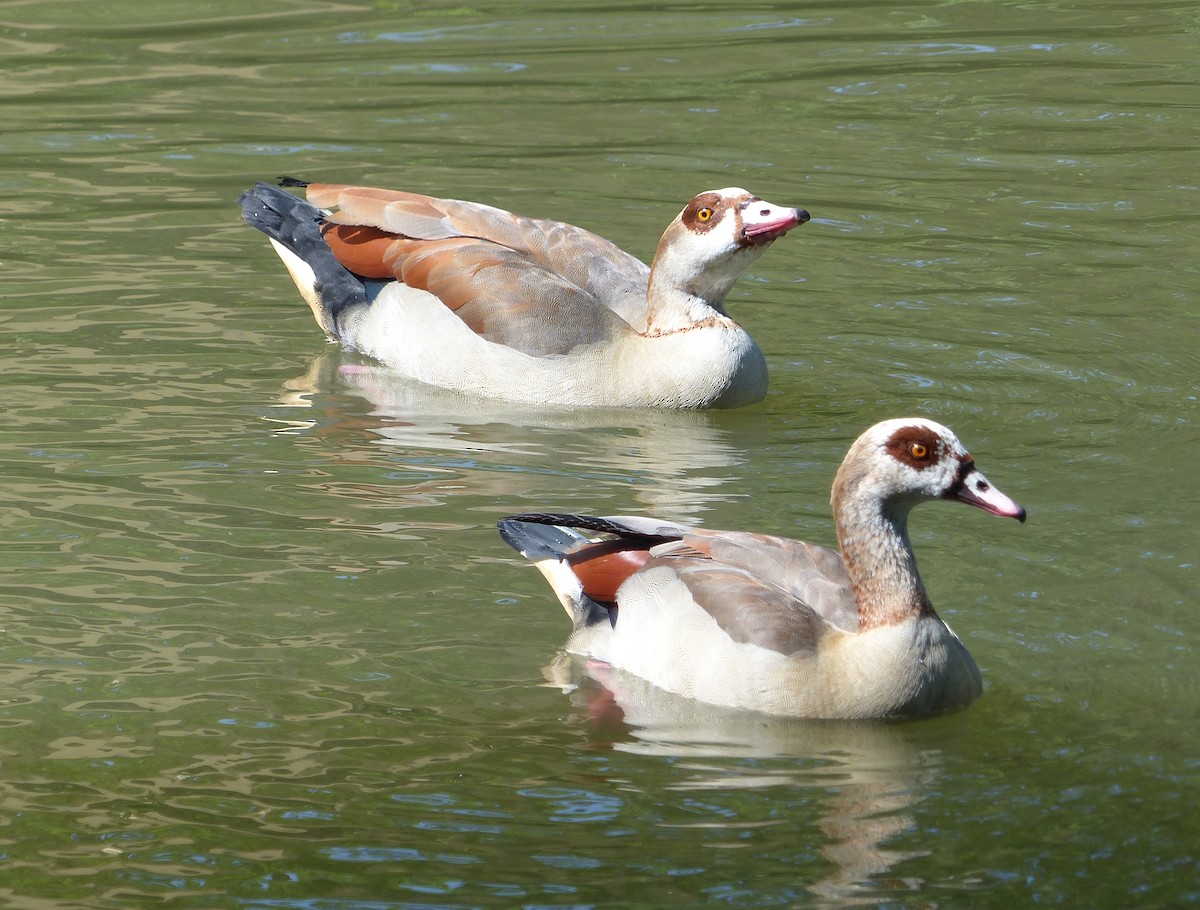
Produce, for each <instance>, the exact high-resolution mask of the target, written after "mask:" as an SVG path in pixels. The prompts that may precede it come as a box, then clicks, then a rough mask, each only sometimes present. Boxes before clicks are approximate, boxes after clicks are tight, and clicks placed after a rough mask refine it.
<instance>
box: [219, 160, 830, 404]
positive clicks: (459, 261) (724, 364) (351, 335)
mask: <svg viewBox="0 0 1200 910" xmlns="http://www.w3.org/2000/svg"><path fill="white" fill-rule="evenodd" d="M283 184H284V185H285V186H307V197H308V200H309V201H308V202H305V201H303V200H301V199H299V198H298V197H296V196H294V195H292V194H291V193H288V192H284V191H283V190H280V189H278V188H276V187H273V186H271V185H269V184H265V183H260V184H258V185H257V186H255V187H254V189H252V190H250V191H249V192H247V193H244V194H243V195H242V196H241V199H240V202H241V205H242V214H243V217H245V219H246V221H247V222H249V223H250V224H251V225H253V226H254V227H256V228H258V229H259V230H260V231H262V232H263V233H264V234H266V235H267V236H268V237H269V238H270V240H271V243H272V245H273V246H274V247H275V251H276V252H277V253H278V254H279V256H280V258H281V259H283V262H284V265H285V266H287V269H288V271H289V272H290V273H291V276H292V279H293V281H295V283H296V286H297V287H298V288H299V290H300V293H301V295H302V296H303V297H304V299H305V300H306V301H307V302H308V305H309V306H310V307H311V308H312V311H313V315H314V316H315V317H316V320H317V322H318V324H320V326H321V328H323V329H324V330H325V333H326V335H328V336H329V338H330V339H331V340H334V341H337V342H340V343H341V344H342V345H343V346H344V347H346V348H348V349H350V350H354V351H359V352H361V353H363V354H366V355H369V356H370V357H373V358H375V359H376V360H378V361H380V362H382V363H384V364H386V365H387V366H389V367H391V368H393V369H395V370H397V371H399V372H400V373H402V374H404V375H406V376H408V377H410V378H413V379H419V380H421V381H423V382H426V383H429V384H431V385H435V386H440V387H443V388H448V389H453V390H456V391H459V392H467V393H472V394H480V395H485V396H488V397H492V398H500V399H506V400H508V401H515V402H522V403H529V404H537V405H560V406H568V407H580V406H598V407H606V406H607V407H642V406H650V407H665V408H704V407H739V406H741V405H747V404H752V403H754V402H756V401H759V400H761V399H762V397H763V396H764V395H765V394H766V389H767V367H766V361H765V360H764V358H763V355H762V351H760V350H759V348H758V345H756V344H755V343H754V340H753V339H752V338H751V337H750V336H749V334H747V333H746V331H745V329H743V328H742V327H741V326H740V325H738V324H737V323H736V322H734V321H733V320H732V319H730V318H729V317H728V316H727V315H726V313H725V309H724V305H723V301H724V299H725V295H726V293H728V291H729V289H730V287H732V285H733V283H734V281H735V280H736V279H737V277H738V276H739V275H741V273H742V271H743V270H744V269H745V268H746V266H748V265H749V264H750V263H751V262H753V261H754V260H755V259H757V258H758V257H759V256H760V255H761V254H762V253H763V251H764V250H765V249H766V248H767V247H768V246H770V245H771V243H772V242H773V241H775V240H777V239H778V238H780V237H782V236H783V235H784V234H786V233H787V232H788V231H790V230H791V229H792V228H794V227H796V226H797V225H800V224H803V223H804V222H806V221H808V220H809V216H808V213H807V212H805V211H804V210H803V209H790V208H784V207H781V206H777V205H772V204H771V203H769V202H764V201H763V200H761V199H759V198H757V197H755V196H752V195H750V193H748V192H746V191H745V190H742V189H723V190H713V191H711V192H707V193H701V194H700V195H699V196H697V197H696V198H695V199H693V200H692V201H691V202H689V203H688V205H687V207H686V208H685V209H684V210H683V211H682V212H681V213H680V214H679V216H678V217H677V218H676V219H675V220H674V221H673V222H671V224H670V225H669V226H668V227H667V230H666V232H665V233H664V234H663V236H662V240H660V241H659V245H658V252H657V253H656V254H655V257H654V265H653V266H652V267H649V268H648V267H647V266H646V265H645V264H644V263H642V262H641V261H640V260H638V259H636V258H635V257H633V256H631V255H630V254H628V253H625V252H623V251H622V250H620V249H619V248H618V247H616V246H615V245H613V244H612V243H610V242H608V241H607V240H604V239H603V238H601V237H597V236H596V235H595V234H591V233H589V232H588V231H585V230H583V229H581V228H577V227H574V226H572V225H569V224H563V223H561V222H557V221H542V220H537V219H533V218H524V217H522V216H520V215H514V214H511V213H509V212H505V211H502V210H501V209H497V208H492V207H491V206H488V205H482V204H480V203H477V202H461V201H458V200H454V199H435V198H432V197H429V196H419V195H417V194H415V193H407V192H400V191H391V190H380V189H372V188H370V187H357V186H342V185H337V184H321V183H313V184H304V183H302V182H300V181H296V180H292V179H290V178H284V180H283ZM310 203H311V204H310ZM315 206H319V207H320V209H318V208H316V207H315ZM335 208H336V211H335V212H333V211H330V210H332V209H335Z"/></svg>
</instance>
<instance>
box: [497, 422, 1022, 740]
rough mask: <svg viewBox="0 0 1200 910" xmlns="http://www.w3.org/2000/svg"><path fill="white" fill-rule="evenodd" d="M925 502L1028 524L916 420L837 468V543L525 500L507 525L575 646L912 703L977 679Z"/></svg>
mask: <svg viewBox="0 0 1200 910" xmlns="http://www.w3.org/2000/svg"><path fill="white" fill-rule="evenodd" d="M929 499H954V500H958V501H959V502H965V503H967V504H968V505H972V506H977V507H979V508H981V509H983V510H984V511H986V512H991V513H992V514H993V515H1000V516H1004V517H1008V518H1015V519H1017V520H1018V521H1022V522H1023V521H1024V520H1025V510H1024V509H1023V508H1021V507H1020V506H1019V505H1017V504H1016V503H1015V502H1013V501H1012V500H1011V499H1009V498H1008V497H1007V496H1005V495H1004V494H1003V493H1001V492H1000V491H999V490H997V489H996V488H995V487H993V486H992V485H991V484H990V483H988V481H987V480H986V479H984V476H983V475H982V474H981V473H980V472H979V471H978V470H977V469H976V467H975V462H974V461H973V460H972V458H971V456H970V454H969V453H968V452H967V450H966V449H965V448H963V445H962V443H960V442H959V441H958V438H957V437H956V436H955V435H954V434H953V433H952V432H950V430H948V429H946V428H945V427H943V426H941V425H940V424H937V423H934V422H933V421H931V420H925V419H922V418H918V417H909V418H901V419H896V420H885V421H883V422H882V423H878V424H876V425H875V426H873V427H871V428H870V429H869V430H867V431H866V432H865V433H863V434H862V436H860V437H859V438H858V439H857V440H856V441H855V442H854V444H853V445H852V446H851V447H850V451H849V453H848V454H847V455H846V458H845V460H844V461H843V462H842V465H841V467H840V468H839V469H838V472H837V476H836V478H835V480H834V483H833V496H832V503H833V515H834V523H835V525H836V528H837V538H838V544H839V546H840V549H841V552H840V553H839V552H835V551H833V550H829V549H826V548H824V547H819V546H814V545H813V544H808V543H802V542H800V541H797V540H788V539H785V538H781V537H770V536H767V535H765V534H752V533H748V532H740V531H713V530H706V529H704V528H692V527H686V526H683V525H678V524H675V523H673V522H670V521H662V520H659V519H654V518H629V517H611V518H589V517H584V516H578V515H551V514H529V515H514V516H512V517H510V518H505V519H503V520H501V521H500V522H499V528H500V534H501V536H502V537H503V538H504V539H505V541H507V542H508V543H509V544H510V545H511V546H512V547H513V548H514V549H516V550H518V551H519V552H520V553H521V554H522V555H524V556H525V557H527V558H528V559H530V560H532V561H533V562H534V563H535V564H536V566H537V567H538V569H540V570H541V572H542V574H543V575H544V576H545V577H546V580H547V581H548V582H549V583H550V587H551V588H553V589H554V593H555V594H557V595H558V599H559V600H560V601H561V602H562V605H563V606H564V607H565V608H566V611H567V614H568V615H569V616H570V617H571V620H572V622H573V623H574V625H575V630H574V632H573V633H572V634H571V636H570V638H569V639H568V641H567V644H566V649H567V651H569V652H572V653H574V654H578V655H582V656H584V657H588V658H592V659H595V660H598V661H602V662H603V663H606V664H610V665H612V666H615V667H618V668H620V669H623V670H625V671H628V672H630V673H633V674H635V675H637V676H640V677H642V678H643V679H646V680H649V681H650V682H652V683H654V684H655V685H656V686H659V687H660V688H663V689H667V690H669V691H672V692H676V693H679V694H682V695H686V696H689V697H692V698H696V699H699V700H700V701H705V702H711V703H714V704H720V705H728V706H732V707H736V708H745V709H751V710H755V711H760V712H763V713H766V714H775V715H786V716H791V717H807V718H876V717H889V716H899V715H907V716H913V715H924V714H935V713H940V712H944V711H951V710H954V709H957V708H962V707H965V706H966V705H968V704H970V703H971V702H973V701H974V700H975V699H976V698H978V697H979V695H980V693H981V692H982V688H983V687H982V681H981V679H980V676H979V669H978V668H977V667H976V666H975V661H974V660H972V659H971V655H970V654H969V653H967V649H966V647H964V645H963V643H962V642H961V641H960V640H959V638H958V636H956V635H955V634H954V633H953V632H952V631H950V628H949V627H948V626H947V625H946V624H945V623H944V622H943V621H942V620H941V619H940V618H939V617H938V615H937V613H935V612H934V610H933V606H932V605H931V604H930V602H929V597H928V596H927V595H926V593H925V586H924V585H923V584H922V583H921V578H920V576H919V575H918V574H917V564H916V560H915V558H914V557H913V552H912V547H911V545H910V544H909V540H908V532H907V524H908V512H909V510H910V509H911V508H912V507H913V506H914V505H916V504H917V503H919V502H922V501H924V500H929ZM576 528H580V529H584V530H586V531H593V532H596V531H598V532H601V533H602V534H603V535H605V536H604V537H601V538H589V537H585V536H584V535H582V534H580V533H579V532H578V531H576V530H574V529H576Z"/></svg>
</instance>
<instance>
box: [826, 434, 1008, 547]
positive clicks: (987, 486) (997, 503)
mask: <svg viewBox="0 0 1200 910" xmlns="http://www.w3.org/2000/svg"><path fill="white" fill-rule="evenodd" d="M931 499H950V500H955V501H958V502H962V503H966V504H967V505H969V506H975V507H976V508H979V509H983V510H984V511H985V512H990V513H991V514H992V515H999V516H1001V517H1003V518H1015V519H1017V521H1021V522H1023V521H1025V509H1023V508H1022V507H1021V506H1019V505H1017V503H1015V502H1014V501H1013V500H1011V499H1009V498H1008V497H1007V496H1006V495H1004V494H1003V493H1001V492H1000V490H998V489H997V488H996V487H994V486H993V485H992V484H991V483H990V482H989V481H988V479H987V478H986V477H984V476H983V474H982V473H981V472H980V470H979V469H978V468H977V467H975V459H973V458H972V457H971V453H970V452H968V451H967V449H966V447H965V446H964V445H963V444H962V443H961V442H959V440H958V437H957V436H955V435H954V433H953V432H951V431H950V430H949V429H948V428H946V427H944V426H942V425H941V424H940V423H935V422H934V421H932V420H926V419H925V418H922V417H900V418H895V419H892V420H885V421H882V422H881V423H877V424H875V426H873V427H871V428H870V429H869V430H867V431H866V432H865V433H863V434H862V435H861V436H859V437H858V439H857V440H855V442H854V444H853V445H852V446H851V447H850V451H849V452H848V453H847V455H846V458H845V460H844V461H843V462H842V466H841V468H840V469H839V470H838V474H837V478H836V480H835V481H834V487H833V504H834V509H835V514H837V512H838V511H839V508H845V507H849V506H850V505H851V504H855V503H856V504H858V505H859V506H860V507H861V506H866V505H867V504H877V505H878V508H879V509H880V510H881V511H882V512H883V514H884V515H885V516H887V517H889V518H892V519H894V520H898V521H899V523H900V524H901V526H902V525H903V520H904V517H905V516H906V515H907V514H908V510H909V509H911V508H912V507H913V506H914V505H916V504H917V503H919V502H923V501H926V500H931Z"/></svg>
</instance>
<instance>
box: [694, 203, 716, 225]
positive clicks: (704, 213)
mask: <svg viewBox="0 0 1200 910" xmlns="http://www.w3.org/2000/svg"><path fill="white" fill-rule="evenodd" d="M712 216H713V210H712V209H710V208H709V207H708V206H705V207H704V208H702V209H700V211H698V212H696V220H697V221H699V222H700V223H702V224H703V223H704V222H705V221H708V220H710V219H711V218H712Z"/></svg>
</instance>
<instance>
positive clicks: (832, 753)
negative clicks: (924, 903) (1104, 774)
mask: <svg viewBox="0 0 1200 910" xmlns="http://www.w3.org/2000/svg"><path fill="white" fill-rule="evenodd" d="M543 674H544V676H545V678H546V680H547V683H548V684H549V685H550V686H553V687H555V688H558V689H560V690H562V691H563V692H564V693H566V694H567V695H568V696H569V697H570V700H571V703H572V704H573V705H574V706H575V708H576V711H577V716H578V719H579V721H580V722H581V723H583V724H584V725H586V727H587V731H588V739H589V741H590V743H591V744H592V746H593V747H594V748H598V749H613V750H615V751H620V752H630V753H637V754H641V755H650V756H659V757H664V758H671V759H673V760H674V761H673V764H672V768H673V770H674V771H675V772H677V774H678V777H679V778H680V779H677V780H676V782H675V783H673V784H672V785H671V787H672V788H674V789H677V790H681V791H688V792H696V791H728V790H736V789H758V788H769V787H788V788H802V789H804V790H806V791H809V792H810V793H811V794H812V796H813V802H814V803H815V804H816V805H818V806H819V809H818V810H817V817H816V818H814V819H813V823H814V824H815V825H817V826H818V827H819V828H820V830H821V831H822V832H823V833H824V834H825V836H826V837H827V838H828V840H827V842H826V843H825V844H824V845H823V846H822V847H821V853H822V854H823V855H824V856H825V857H826V859H828V860H829V862H830V863H831V864H832V865H833V869H832V871H831V872H830V873H829V875H827V876H824V877H823V878H821V879H820V880H818V881H814V882H810V883H808V885H807V887H808V890H809V891H811V892H812V893H814V894H816V895H820V896H821V897H823V898H826V899H829V900H831V901H832V902H833V903H834V904H835V905H836V906H852V905H855V904H860V903H876V902H877V901H878V900H879V898H880V890H881V887H883V886H882V884H881V882H880V878H881V877H886V878H887V883H886V887H887V888H888V889H889V890H895V889H896V888H898V887H899V888H903V889H905V890H909V889H910V888H911V889H912V890H917V889H918V888H919V887H920V886H921V884H922V883H921V882H920V881H917V880H909V879H905V878H903V877H899V878H898V877H897V872H896V871H894V870H896V868H897V867H900V866H902V864H903V863H904V862H906V861H908V860H911V859H914V858H917V857H920V856H925V855H926V851H902V850H891V849H888V848H887V846H886V844H887V842H888V841H889V840H891V839H892V838H895V837H898V836H900V835H902V834H904V833H906V832H911V831H913V830H914V829H915V828H916V827H917V820H916V818H915V816H914V815H913V814H912V812H911V810H912V809H913V807H914V806H916V805H917V804H918V803H919V802H920V801H921V800H922V799H923V798H924V794H925V793H927V792H930V791H931V790H932V789H933V788H934V787H935V786H936V785H937V784H938V782H939V779H940V777H941V772H942V766H943V764H944V756H943V752H942V745H943V744H944V743H945V741H946V740H945V736H946V735H947V732H948V731H950V735H953V731H954V730H956V729H961V727H962V725H963V724H965V723H967V722H968V721H967V719H966V718H965V717H962V716H958V717H950V718H944V719H942V720H941V721H934V722H933V727H936V729H931V725H930V724H929V723H921V724H913V723H896V722H883V721H809V720H798V719H794V718H780V717H769V716H766V715H762V714H755V713H753V712H749V711H741V710H735V709H730V708H722V707H720V706H717V705H709V704H705V703H703V702H699V701H696V700H695V699H690V698H684V697H682V696H679V695H675V694H673V693H670V692H666V691H664V690H663V689H660V688H658V687H657V686H654V685H651V684H650V683H648V682H646V681H645V680H643V679H640V678H639V677H637V676H634V675H633V674H631V673H626V672H624V671H622V670H619V669H617V668H614V667H611V666H609V665H607V664H603V663H599V662H597V661H591V660H587V659H586V658H582V657H578V656H576V655H572V654H568V653H566V652H560V653H559V655H558V656H557V657H556V658H555V659H554V660H553V661H552V662H551V663H550V664H549V665H548V666H546V667H545V668H544V670H543ZM788 823H789V819H788V818H782V819H778V820H776V819H771V820H769V821H766V822H764V821H761V820H755V821H753V822H748V823H746V824H747V825H749V826H758V825H762V824H772V825H774V824H781V825H782V824H788ZM698 824H703V825H707V826H714V827H720V828H728V829H736V828H738V827H739V822H738V821H737V820H736V819H734V820H727V819H724V818H722V819H721V820H720V821H711V820H706V821H704V822H699V823H698Z"/></svg>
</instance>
